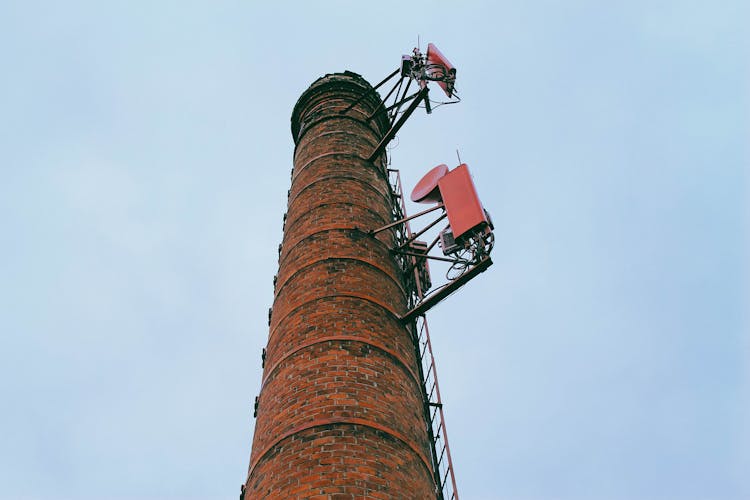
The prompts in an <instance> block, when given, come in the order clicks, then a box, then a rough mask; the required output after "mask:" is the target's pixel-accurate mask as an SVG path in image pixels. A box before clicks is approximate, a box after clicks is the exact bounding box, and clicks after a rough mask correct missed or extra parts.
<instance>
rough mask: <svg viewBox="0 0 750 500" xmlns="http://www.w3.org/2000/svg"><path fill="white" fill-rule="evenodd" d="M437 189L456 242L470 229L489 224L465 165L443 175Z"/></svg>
mask: <svg viewBox="0 0 750 500" xmlns="http://www.w3.org/2000/svg"><path fill="white" fill-rule="evenodd" d="M438 187H439V189H440V194H441V195H442V196H443V203H444V204H445V211H446V212H447V214H448V222H449V223H450V225H451V229H452V230H453V237H454V238H455V239H456V241H458V240H459V239H460V238H461V236H462V235H464V234H466V233H467V232H469V231H471V230H472V229H474V228H476V227H479V226H481V225H483V224H485V225H487V224H489V223H488V221H487V216H486V215H485V212H484V208H482V203H481V202H480V201H479V196H477V190H476V188H475V187H474V182H473V181H472V180H471V174H469V167H467V166H466V163H462V164H461V165H459V166H458V167H456V168H454V169H453V170H451V171H450V172H448V173H447V174H446V175H444V176H443V177H442V178H441V179H440V180H439V181H438Z"/></svg>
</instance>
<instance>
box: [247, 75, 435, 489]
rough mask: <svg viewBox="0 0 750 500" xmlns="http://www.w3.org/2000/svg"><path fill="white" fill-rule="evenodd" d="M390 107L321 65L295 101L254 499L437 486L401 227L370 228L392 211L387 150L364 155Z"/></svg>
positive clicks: (362, 84) (250, 484)
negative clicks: (410, 322)
mask: <svg viewBox="0 0 750 500" xmlns="http://www.w3.org/2000/svg"><path fill="white" fill-rule="evenodd" d="M350 107H351V108H350ZM381 107H382V102H381V100H380V97H379V96H378V94H377V93H376V92H375V91H374V90H373V89H372V87H371V86H370V84H368V83H367V82H366V81H365V80H364V79H363V78H361V77H360V76H359V75H356V74H354V73H350V72H345V73H342V74H333V75H327V76H325V77H323V78H320V79H319V80H317V81H316V82H315V83H313V84H312V85H311V86H310V88H308V89H307V90H306V91H305V92H304V93H303V94H302V96H301V97H300V98H299V101H298V102H297V104H296V106H295V107H294V111H293V113H292V135H293V138H294V141H295V145H296V147H295V152H294V169H293V171H292V186H291V189H290V191H289V202H288V211H287V216H286V218H285V227H284V239H283V244H282V246H281V249H280V256H279V271H278V276H277V279H276V280H275V297H274V303H273V308H272V311H271V314H270V316H269V324H270V332H269V337H268V345H267V347H266V351H265V358H264V360H265V361H264V363H265V364H264V371H263V382H262V387H261V392H260V395H259V398H258V400H257V408H256V409H257V421H256V426H255V435H254V438H253V445H252V453H251V456H250V466H249V471H248V477H247V481H246V483H245V485H244V487H243V495H244V498H246V499H249V498H253V499H255V498H279V499H287V498H331V499H333V498H337V499H338V498H341V499H343V498H420V499H421V498H435V497H436V496H438V495H440V493H439V492H438V491H437V490H438V488H436V484H435V476H434V471H433V465H432V463H433V462H432V456H431V445H430V438H429V436H428V423H427V421H426V417H425V414H424V408H425V406H424V405H425V400H424V397H423V389H422V386H421V382H420V365H419V361H418V359H417V353H416V352H415V347H414V341H413V339H412V337H411V334H410V332H409V330H408V329H407V327H406V326H405V325H403V324H402V322H401V321H400V320H399V317H400V316H402V315H403V314H404V313H405V312H406V310H407V290H406V289H405V282H404V277H403V275H402V271H401V269H400V268H399V265H398V264H397V262H396V261H395V260H394V258H393V256H392V254H391V253H390V252H389V249H390V248H392V247H393V246H394V235H393V233H392V232H391V231H382V232H379V233H378V234H377V236H376V237H373V236H369V235H368V234H367V232H368V231H369V230H372V229H375V228H378V227H382V226H384V225H387V224H389V223H391V222H392V221H393V219H394V213H396V212H395V211H394V203H395V202H396V200H395V199H394V196H393V194H392V192H391V186H390V185H389V182H388V173H387V170H386V166H385V164H384V162H383V159H382V158H377V159H376V160H375V161H374V162H369V161H367V158H368V157H369V156H370V154H371V153H372V151H373V150H374V148H375V147H376V146H377V145H378V143H379V142H380V141H381V139H382V138H383V136H384V135H385V134H386V132H387V131H388V128H389V123H388V120H387V119H386V116H385V114H384V113H380V114H377V111H378V110H379V109H381ZM347 108H350V109H348V110H347ZM373 114H374V115H375V116H374V118H373V119H370V118H369V117H370V116H372V115H373Z"/></svg>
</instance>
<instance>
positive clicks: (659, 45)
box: [0, 0, 750, 500]
mask: <svg viewBox="0 0 750 500" xmlns="http://www.w3.org/2000/svg"><path fill="white" fill-rule="evenodd" d="M405 3H406V2H405ZM313 4H314V5H315V6H313ZM748 5H749V4H748V3H747V2H746V1H743V0H736V1H732V0H728V1H717V2H709V1H705V2H700V1H695V2H694V1H671V2H670V1H638V0H636V1H628V2H594V1H567V2H557V1H539V0H530V1H516V2H486V3H481V2H432V3H426V2H422V3H419V2H409V3H408V6H402V5H399V3H398V2H385V1H384V2H343V1H341V2H306V3H304V4H302V3H300V5H294V4H291V3H283V2H282V3H279V4H278V5H275V6H273V7H271V6H269V5H268V4H266V3H264V4H260V3H256V2H250V1H244V2H240V1H234V2H231V1H211V2H187V1H179V2H178V1H171V2H140V1H129V2H97V1H91V2H83V1H69V2H35V1H14V0H10V1H8V0H6V1H4V2H2V3H0V64H1V65H2V66H1V67H2V73H1V75H2V78H0V174H1V175H0V243H1V244H0V398H1V401H2V405H1V406H0V408H2V410H1V411H0V428H2V429H3V432H2V438H1V439H0V497H1V498H3V499H5V498H7V499H21V500H24V499H25V500H31V499H42V498H50V497H54V498H57V499H61V500H68V499H71V500H72V499H76V500H77V499H81V500H88V499H91V500H93V499H122V500H125V499H154V500H155V499H177V498H179V499H202V500H203V499H205V500H209V499H225V498H230V499H231V498H236V496H237V495H238V493H239V486H240V484H241V483H242V482H243V481H244V479H245V474H246V471H247V466H248V459H249V454H250V443H251V438H252V432H253V426H254V421H253V418H252V402H253V399H254V397H255V396H256V394H257V391H258V389H259V387H260V380H261V364H260V363H261V360H260V352H261V349H262V347H263V346H264V345H265V341H266V338H267V334H268V331H267V324H266V318H267V310H268V307H269V306H270V305H271V301H272V296H273V287H272V277H273V275H274V274H275V272H276V266H277V262H276V251H277V245H278V243H279V242H280V240H281V235H282V233H281V229H282V227H281V226H282V215H283V213H284V211H285V204H286V192H287V189H288V188H289V171H290V169H291V166H292V150H293V142H292V138H291V134H290V130H289V118H290V115H291V111H292V107H293V105H294V103H295V102H296V99H297V97H298V96H299V94H300V93H301V92H302V91H303V90H304V89H305V88H307V86H308V85H309V84H310V83H311V82H312V81H314V80H315V79H316V78H318V77H319V76H322V75H323V74H325V73H329V72H336V71H343V70H351V71H355V72H357V73H360V74H362V75H363V76H364V77H365V78H367V79H368V80H369V81H371V82H373V83H375V82H377V81H379V80H380V79H382V78H383V77H385V76H386V75H387V74H388V73H389V72H390V71H392V70H393V69H395V68H396V67H397V66H398V64H399V61H400V57H401V55H402V54H407V53H410V51H411V49H412V48H413V47H414V46H415V44H416V43H417V37H418V36H419V39H420V41H421V43H422V47H423V48H424V47H425V46H426V43H427V42H435V43H436V44H437V45H438V46H439V47H440V49H441V51H442V52H443V53H444V54H445V55H446V56H447V57H448V58H449V59H450V60H451V61H452V62H453V63H454V64H455V65H456V67H457V75H458V80H457V87H458V89H459V91H460V92H461V96H462V98H463V101H462V102H461V103H460V104H457V105H453V106H444V107H442V108H440V109H437V110H436V111H435V112H434V113H433V114H432V115H430V116H426V115H425V114H424V113H422V112H420V113H417V114H415V116H414V117H413V118H412V119H411V120H410V121H409V122H408V123H407V125H406V126H405V128H404V129H403V131H402V132H401V133H400V134H399V136H398V138H397V139H396V140H395V141H394V146H395V147H394V148H393V149H392V150H391V159H392V162H393V167H396V168H399V169H401V173H402V178H403V181H404V185H405V186H404V187H405V189H406V190H407V191H408V190H409V189H411V186H413V185H414V183H416V181H417V180H418V179H419V178H420V177H421V175H422V174H423V173H425V172H426V171H427V170H428V169H429V168H431V167H433V166H434V165H437V164H439V163H447V164H449V165H450V166H451V167H453V166H455V164H456V153H455V150H456V149H460V152H461V158H462V160H463V161H465V162H467V163H468V164H469V167H470V168H471V171H472V173H473V176H474V180H475V182H476V184H477V188H478V191H479V194H480V197H481V198H482V200H483V202H484V205H485V206H486V208H487V209H488V210H489V211H490V212H491V214H492V216H493V219H494V223H495V231H496V241H497V243H496V246H495V250H494V253H493V260H494V261H495V265H494V266H493V267H491V268H490V269H489V270H488V271H487V272H486V273H484V274H482V275H481V276H480V277H478V278H477V279H476V280H474V281H473V282H471V283H469V284H468V285H467V286H466V287H465V288H464V289H463V290H461V292H460V293H458V294H455V295H454V296H451V297H450V298H449V299H447V300H446V301H445V302H443V303H441V304H440V305H439V306H438V307H436V308H435V309H434V310H433V311H432V312H431V313H430V314H429V321H430V325H431V331H432V336H433V347H434V349H435V354H436V358H437V363H438V369H439V374H440V382H441V388H442V392H443V402H444V404H445V413H446V419H447V426H448V431H449V436H450V442H451V445H452V450H453V460H454V466H455V471H456V475H457V480H458V489H459V492H460V493H461V497H462V498H464V499H467V500H472V499H505V500H550V499H559V500H602V499H603V500H609V499H611V500H631V499H634V500H671V499H674V500H702V499H718V500H741V499H747V498H750V475H748V471H750V425H749V424H748V422H749V421H750V316H749V315H748V304H750V296H749V295H750V294H749V293H748V291H749V286H748V285H749V284H750V270H749V268H748V250H750V248H749V246H750V243H749V239H748V235H750V204H749V203H748V194H749V190H750V179H749V173H750V161H749V156H750V155H749V154H748V145H747V144H748V138H749V137H750V126H749V119H748V117H749V116H750V90H749V89H750V78H748V61H749V59H748V58H749V57H750V50H749V47H750V44H749V43H748V41H749V36H748V35H747V21H748V19H750V12H749V11H750V8H748ZM436 90H437V89H436ZM433 94H437V92H434V93H433ZM410 210H411V211H412V212H414V211H415V210H416V207H410Z"/></svg>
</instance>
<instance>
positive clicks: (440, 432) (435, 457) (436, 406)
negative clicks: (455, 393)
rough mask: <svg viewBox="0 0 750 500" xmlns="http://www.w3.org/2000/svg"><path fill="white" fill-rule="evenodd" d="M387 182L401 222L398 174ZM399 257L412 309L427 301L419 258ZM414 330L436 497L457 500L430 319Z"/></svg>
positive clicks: (400, 231)
mask: <svg viewBox="0 0 750 500" xmlns="http://www.w3.org/2000/svg"><path fill="white" fill-rule="evenodd" d="M388 180H389V184H390V187H391V196H392V197H393V201H394V203H393V204H392V205H393V220H394V221H397V220H402V219H404V218H405V213H406V205H405V203H404V197H403V190H402V187H401V175H400V174H399V171H398V170H395V169H390V168H389V169H388ZM399 226H400V227H399ZM399 226H396V227H394V235H395V238H396V241H397V244H401V243H403V242H404V241H407V240H408V239H409V238H411V236H412V231H411V227H410V226H409V222H408V221H406V222H404V223H403V224H400V225H399ZM396 256H397V259H399V264H400V265H401V269H402V271H404V274H405V280H406V282H407V290H408V291H409V306H410V307H412V306H413V305H414V304H416V303H418V302H419V301H420V300H422V299H423V298H424V292H425V290H423V289H422V286H421V283H420V281H419V273H418V271H417V270H416V257H413V256H406V255H398V254H396ZM411 328H412V340H413V342H414V348H415V351H416V352H417V355H418V357H419V360H420V366H419V374H420V378H421V380H422V392H423V398H424V413H425V418H426V419H427V422H428V426H427V434H428V436H429V438H430V444H431V452H432V463H433V469H434V470H433V474H434V478H435V483H436V491H435V497H436V498H437V499H439V500H458V491H457V489H456V478H455V475H454V473H453V462H452V461H451V452H450V447H449V445H448V433H447V431H446V428H445V418H444V415H443V403H442V400H441V399H440V385H439V384H438V377H437V368H436V366H435V357H434V355H433V353H432V343H431V342H430V330H429V327H428V325H427V317H426V316H425V315H424V314H421V315H419V316H417V317H416V319H415V320H414V322H413V323H412V325H411Z"/></svg>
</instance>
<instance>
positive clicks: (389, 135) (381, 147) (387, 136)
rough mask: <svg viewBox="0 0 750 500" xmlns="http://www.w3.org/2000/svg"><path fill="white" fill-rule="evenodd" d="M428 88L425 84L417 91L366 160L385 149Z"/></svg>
mask: <svg viewBox="0 0 750 500" xmlns="http://www.w3.org/2000/svg"><path fill="white" fill-rule="evenodd" d="M429 91H430V90H429V89H428V88H427V86H424V87H423V88H422V90H420V91H419V93H417V97H416V99H414V101H413V102H412V103H411V104H410V105H409V107H408V108H407V109H406V111H404V114H403V115H401V118H399V119H398V121H397V122H396V123H395V124H394V125H393V127H391V130H389V131H388V133H387V134H385V136H384V137H383V139H382V140H381V141H380V143H379V144H378V145H377V147H376V148H375V150H374V151H373V152H372V154H371V155H370V157H369V158H367V161H373V160H375V158H377V157H378V156H379V155H380V154H381V153H382V152H383V150H384V149H385V147H386V145H387V144H388V143H389V142H391V139H393V137H394V136H395V135H396V133H397V132H398V131H399V130H400V129H401V127H403V125H404V123H405V122H406V120H408V119H409V117H410V116H411V114H412V113H414V110H415V109H417V106H419V103H421V102H422V100H424V99H427V94H428V93H429Z"/></svg>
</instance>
